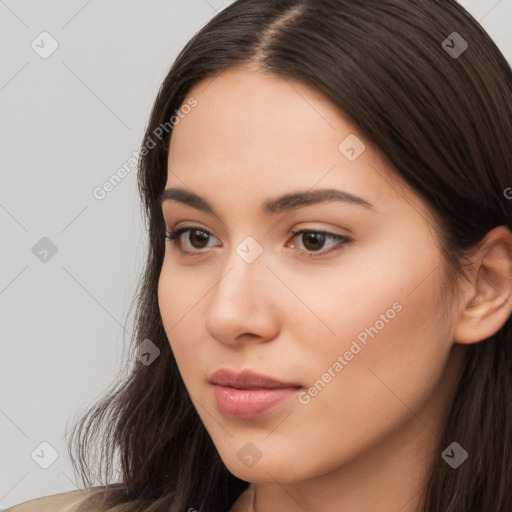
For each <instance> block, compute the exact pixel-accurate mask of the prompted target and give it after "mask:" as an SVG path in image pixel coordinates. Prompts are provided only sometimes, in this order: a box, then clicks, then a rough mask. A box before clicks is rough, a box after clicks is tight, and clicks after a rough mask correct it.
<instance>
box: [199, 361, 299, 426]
mask: <svg viewBox="0 0 512 512" xmlns="http://www.w3.org/2000/svg"><path fill="white" fill-rule="evenodd" d="M209 382H210V384H211V385H212V388H213V394H214V397H215V400H216V402H217V407H218V408H219V410H220V411H221V412H222V413H223V414H225V415H226V416H229V417H231V418H241V419H243V418H256V417H259V416H263V415H264V414H266V413H268V412H270V411H271V410H273V409H275V408H276V407H277V406H278V405H281V404H283V403H285V402H286V401H288V400H289V399H291V398H292V397H293V396H295V395H296V394H297V393H298V391H299V390H300V389H302V386H300V385H299V384H296V383H291V382H283V381H279V380H276V379H273V378H271V377H268V376H265V375H261V374H257V373H255V372H253V371H251V370H244V371H243V372H241V373H239V374H236V373H234V372H232V371H230V370H226V369H222V370H219V371H217V372H215V373H214V374H213V375H212V377H211V378H210V380H209Z"/></svg>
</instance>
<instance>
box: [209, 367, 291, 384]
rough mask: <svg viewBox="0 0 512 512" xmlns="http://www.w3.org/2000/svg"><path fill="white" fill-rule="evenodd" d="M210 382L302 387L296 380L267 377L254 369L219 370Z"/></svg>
mask: <svg viewBox="0 0 512 512" xmlns="http://www.w3.org/2000/svg"><path fill="white" fill-rule="evenodd" d="M210 383H211V384H218V385H219V386H227V387H230V388H236V389H261V388H271V389H277V388H295V387H297V388H300V387H301V385H300V384H297V383H296V382H283V381H279V380H276V379H273V378H271V377H267V376H266V375H261V374H259V373H256V372H253V371H252V370H243V371H242V372H240V373H235V372H232V371H231V370H226V369H224V368H222V369H220V370H217V371H216V372H215V373H214V374H213V375H212V376H211V378H210Z"/></svg>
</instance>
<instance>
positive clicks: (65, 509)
mask: <svg viewBox="0 0 512 512" xmlns="http://www.w3.org/2000/svg"><path fill="white" fill-rule="evenodd" d="M88 496H89V493H88V491H87V489H78V490H76V491H70V492H63V493H60V494H52V495H50V496H43V497H41V498H35V499H33V500H29V501H24V502H23V503H20V504H19V505H14V506H13V507H11V508H8V509H7V510H6V511H5V512H75V511H76V508H77V507H78V505H80V504H81V503H83V502H84V501H86V500H87V498H88ZM253 499H254V489H253V486H252V485H250V486H249V487H248V488H247V489H246V490H245V491H244V492H243V493H242V494H241V495H240V496H239V497H238V499H237V500H236V501H235V503H233V506H232V507H231V508H230V509H229V510H228V512H251V511H252V502H253ZM97 510H98V509H97V508H96V507H94V505H92V506H91V511H92V512H97Z"/></svg>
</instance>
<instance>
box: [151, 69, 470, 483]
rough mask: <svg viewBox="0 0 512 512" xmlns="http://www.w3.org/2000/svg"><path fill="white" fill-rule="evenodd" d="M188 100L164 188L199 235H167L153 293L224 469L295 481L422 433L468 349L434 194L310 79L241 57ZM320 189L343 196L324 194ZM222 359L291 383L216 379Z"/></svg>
mask: <svg viewBox="0 0 512 512" xmlns="http://www.w3.org/2000/svg"><path fill="white" fill-rule="evenodd" d="M189 98H195V100H196V101H197V104H195V106H194V107H193V108H187V109H184V112H185V111H186V112H188V113H187V114H185V113H182V116H183V117H182V118H180V120H179V122H178V123H177V124H176V126H175V128H174V132H173V135H172V139H171V145H170V150H169V170H168V178H167V184H166V188H167V189H170V188H179V189H181V190H183V194H181V195H180V196H176V195H174V196H173V197H174V199H172V198H171V197H170V195H169V197H168V200H166V201H164V202H163V206H162V209H163V214H164V218H165V223H166V226H167V230H168V231H169V232H170V231H172V230H174V229H178V228H191V231H186V232H184V233H182V234H181V235H179V236H177V238H176V239H175V240H174V242H173V241H171V240H167V241H166V249H165V257H164V261H163V265H162V269H161V275H160V280H159V287H158V299H159V305H160V311H161V315H162V319H163V323H164V327H165V330H166V332H167V335H168V338H169V342H170V346H171V348H172V351H173V353H174V356H175V358H176V361H177V363H178V366H179V370H180V372H181V375H182V377H183V380H184V382H185V385H186V387H187V390H188V392H189V393H190V396H191V399H192V401H193V403H194V405H195V407H196V409H197V412H198V414H199V416H200V417H201V419H202V421H203V423H204V425H205V427H206V428H207V430H208V432H209V433H210V435H211V437H212V440H213V442H214V443H215V446H216V447H217V449H218V451H219V454H220V456H221V457H222V459H223V461H224V462H225V464H226V465H227V467H228V468H229V470H230V471H231V472H232V473H234V474H235V475H237V476H238V477H240V478H242V479H244V480H247V481H252V482H256V481H260V482H264V481H273V480H279V481H297V480H302V479H306V478H313V477H315V476H319V475H324V474H326V473H328V472H331V471H334V470H336V469H337V468H340V467H343V466H346V465H347V464H349V463H350V462H353V461H355V460H356V458H359V460H362V459H361V457H363V456H364V457H363V458H364V460H366V461H367V463H368V464H369V466H367V467H368V468H369V470H371V468H372V467H374V466H373V465H372V464H378V463H379V461H381V463H382V462H383V461H384V455H383V454H385V453H391V452H393V453H398V452H399V451H400V449H401V447H403V446H404V445H405V444H407V443H411V442H412V440H413V439H414V440H415V442H416V441H418V443H419V444H418V445H419V446H428V443H429V442H433V441H434V433H437V431H438V430H439V429H438V427H439V421H440V419H441V418H442V416H443V413H444V411H445V407H446V403H447V400H449V398H450V393H451V392H452V391H453V386H454V384H455V382H456V380H457V376H458V373H457V372H456V371H455V370H454V369H455V368H458V366H457V364H458V362H459V361H460V354H459V352H457V350H460V349H461V347H462V346H461V345H454V344H453V333H454V328H455V313H454V312H453V311H446V310H445V311H443V307H442V302H441V299H440V296H441V289H442V286H444V279H443V274H442V271H441V269H442V267H441V254H440V252H439V249H438V246H437V244H436V241H435V238H434V232H433V229H432V228H431V224H430V221H429V220H428V219H429V217H428V210H427V209H426V207H425V205H424V203H423V202H422V201H421V200H420V199H419V198H418V197H417V196H416V195H414V194H413V193H412V192H411V191H410V190H409V189H407V188H406V187H405V186H402V184H401V182H400V181H399V178H398V177H397V176H396V175H394V174H393V173H392V170H391V168H390V167H389V165H388V164H387V163H386V162H385V161H384V158H383V157H382V156H381V155H379V154H378V153H377V151H376V150H375V149H374V148H372V147H371V146H370V144H369V143H368V141H367V140H365V138H364V137H363V135H362V134H361V133H360V132H359V131H358V130H357V128H356V127H355V126H354V125H353V124H351V122H350V120H349V119H348V118H347V117H346V116H344V114H343V112H341V111H339V110H338V109H337V108H336V107H335V106H334V105H333V104H332V103H331V102H330V101H329V100H328V99H326V98H325V97H323V96H322V95H321V94H319V93H318V92H316V91H315V90H314V89H311V88H309V87H307V86H305V85H304V84H301V83H299V82H296V81H291V80H283V79H281V78H277V77H275V76H274V75H269V74H263V73H261V72H257V71H251V70H249V69H242V68H238V69H234V70H230V71H228V72H224V73H223V74H221V75H219V76H218V77H217V78H216V79H214V80H211V79H210V80H207V81H206V82H203V83H201V84H199V85H197V86H196V87H195V88H194V89H193V90H192V91H190V94H189ZM363 144H364V145H363ZM326 189H331V190H334V191H337V194H335V193H331V194H330V195H329V196H328V197H327V198H325V197H324V200H323V201H321V202H317V199H318V198H319V197H321V192H322V191H324V190H326ZM343 194H346V195H345V196H343ZM349 194H350V196H349ZM192 195H194V197H195V195H197V196H199V197H200V198H201V201H200V203H199V200H195V201H194V203H195V205H196V206H194V204H192V202H190V204H187V201H185V199H186V198H187V197H192ZM286 196H294V197H290V198H289V199H286ZM295 196H296V197H295ZM352 196H355V197H357V198H359V199H353V200H348V199H347V198H350V197H352ZM344 197H345V199H343V198H344ZM280 198H284V199H280ZM206 203H207V204H208V205H210V206H211V209H212V210H213V211H214V212H215V214H214V213H211V212H209V211H207V210H206V208H199V207H198V205H199V204H201V205H203V206H204V204H206ZM266 205H267V208H266V209H265V206H266ZM270 205H271V206H270ZM302 230H304V232H303V233H300V232H301V231H302ZM325 232H327V233H328V234H327V235H325V234H323V233H325ZM294 233H296V234H294ZM180 248H181V249H180ZM181 251H184V252H181ZM443 313H444V314H443ZM452 348H453V350H452ZM219 369H228V370H231V371H232V372H234V373H239V372H242V371H243V370H246V369H250V370H252V371H254V372H256V373H259V374H263V375H265V376H267V377H270V378H272V379H276V380H278V381H282V382H285V383H289V384H291V386H296V387H286V385H285V387H284V388H283V387H281V388H280V389H275V385H272V384H268V383H267V384H266V386H267V390H266V391H262V390H261V389H260V390H254V389H255V388H258V387H260V386H261V385H262V383H258V382H246V383H245V387H246V388H252V389H253V391H247V389H245V390H240V389H239V390H236V389H233V388H232V387H230V386H227V387H221V386H220V385H213V384H211V383H210V382H209V381H210V379H211V378H212V376H213V374H214V372H216V371H217V370H219ZM232 385H233V386H237V387H243V383H242V384H241V383H240V382H239V383H238V384H236V383H235V384H233V383H232ZM269 387H270V388H274V389H273V390H272V389H268V388H269ZM376 457H379V458H376ZM300 461H307V464H302V463H298V462H300Z"/></svg>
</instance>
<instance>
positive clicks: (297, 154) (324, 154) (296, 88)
mask: <svg viewBox="0 0 512 512" xmlns="http://www.w3.org/2000/svg"><path fill="white" fill-rule="evenodd" d="M190 98H194V99H195V100H196V101H197V105H196V106H195V107H194V108H193V109H191V110H190V111H189V113H187V114H186V115H184V116H183V117H182V118H181V119H180V121H179V123H177V124H176V126H175V127H174V130H173V133H172V137H171V141H170V148H169V159H168V178H167V185H166V187H170V186H180V187H183V186H185V187H189V188H191V189H192V190H193V191H195V192H196V193H198V194H200V195H202V196H209V197H219V199H220V200H221V201H225V200H226V199H228V198H229V199H231V200H232V201H233V200H236V199H237V197H238V198H239V199H240V201H244V200H245V199H246V198H247V197H248V196H254V197H256V196H257V197H259V198H260V200H259V201H258V203H260V204H261V203H262V202H263V201H264V200H265V199H267V198H269V197H275V196H277V195H279V194H280V193H281V194H284V193H287V192H291V191H293V190H305V189H313V188H314V187H318V188H330V187H334V188H339V189H341V190H344V191H346V192H349V193H353V194H355V195H358V196H363V197H365V198H366V199H367V200H368V202H370V203H372V204H374V205H376V207H377V208H378V209H380V210H384V209H386V208H387V207H389V206H390V205H391V204H392V203H393V204H395V205H396V202H397V201H398V202H400V201H401V202H403V201H404V199H405V200H406V201H408V202H409V203H410V202H411V201H413V202H415V201H416V202H417V203H418V198H414V197H412V195H414V194H412V195H411V192H409V191H408V190H407V188H405V189H404V183H403V182H401V180H400V179H399V178H398V176H397V175H396V173H395V172H393V171H392V169H391V168H390V165H389V164H388V162H387V161H386V159H385V157H384V155H383V154H382V153H381V152H379V151H376V150H375V149H374V147H373V146H372V145H371V143H369V141H367V140H366V139H365V138H364V137H363V135H362V134H361V133H360V131H359V130H358V128H357V127H356V126H355V124H353V123H352V122H351V120H350V118H348V116H346V115H345V114H344V112H343V111H342V110H340V109H339V108H338V107H337V106H336V105H335V104H334V103H332V102H331V100H330V99H329V98H327V97H326V96H324V95H323V94H322V93H320V92H319V91H317V90H316V89H314V88H312V87H310V86H308V85H305V84H303V83H301V82H298V81H295V80H291V79H287V78H286V79H285V78H282V77H277V76H275V75H273V74H270V73H265V72H261V71H257V70H253V69H247V68H236V69H232V70H228V71H225V72H223V73H221V74H220V75H218V76H216V77H213V78H208V79H206V80H205V81H203V82H200V83H199V84H197V85H196V86H195V87H194V88H192V89H191V91H190V92H189V94H188V95H187V98H185V101H184V103H183V104H185V103H186V102H187V101H188V99H190ZM347 140H348V141H349V143H350V144H351V145H352V146H353V145H354V142H355V143H356V145H357V144H360V146H356V149H357V150H358V151H359V152H360V154H359V156H357V158H356V159H349V158H347V155H346V154H345V153H344V152H343V151H344V150H346V149H347V147H346V146H347V143H346V141H347ZM350 144H349V145H350ZM404 194H408V195H409V196H410V197H404ZM420 203H421V201H419V203H418V207H419V208H421V207H422V205H421V204H420Z"/></svg>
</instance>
